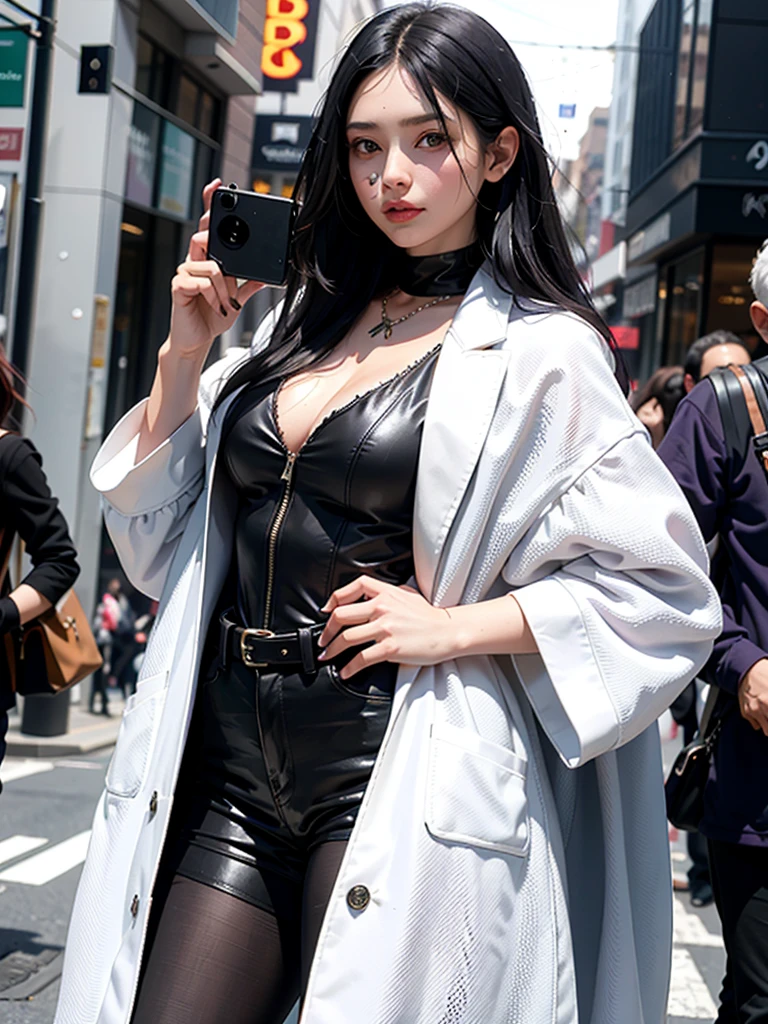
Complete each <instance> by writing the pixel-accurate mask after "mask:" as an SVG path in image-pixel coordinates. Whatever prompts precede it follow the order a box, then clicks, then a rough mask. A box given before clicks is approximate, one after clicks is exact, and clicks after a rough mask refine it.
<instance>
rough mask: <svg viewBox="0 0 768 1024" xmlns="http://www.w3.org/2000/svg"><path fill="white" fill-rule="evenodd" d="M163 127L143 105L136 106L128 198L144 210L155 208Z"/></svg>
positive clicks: (157, 118)
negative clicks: (158, 151)
mask: <svg viewBox="0 0 768 1024" xmlns="http://www.w3.org/2000/svg"><path fill="white" fill-rule="evenodd" d="M161 124H162V122H161V119H160V118H159V117H158V115H157V114H155V113H154V112H153V111H151V110H150V109H149V108H148V107H145V106H142V104H141V103H134V105H133V123H132V124H131V130H130V135H129V136H128V166H127V168H126V172H125V198H126V199H128V200H129V201H131V202H134V203H140V204H141V205H142V206H151V205H152V199H153V193H154V187H155V167H156V164H157V149H158V144H159V141H160V127H161Z"/></svg>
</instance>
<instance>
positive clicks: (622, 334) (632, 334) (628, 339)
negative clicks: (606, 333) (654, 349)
mask: <svg viewBox="0 0 768 1024" xmlns="http://www.w3.org/2000/svg"><path fill="white" fill-rule="evenodd" d="M611 334H612V335H613V336H614V338H615V339H616V344H617V345H618V346H619V348H626V349H630V350H631V349H636V348H640V328H639V327H612V328H611Z"/></svg>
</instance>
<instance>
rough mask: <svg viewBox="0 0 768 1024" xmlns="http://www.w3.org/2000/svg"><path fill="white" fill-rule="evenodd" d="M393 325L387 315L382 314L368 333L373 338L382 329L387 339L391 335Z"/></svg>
mask: <svg viewBox="0 0 768 1024" xmlns="http://www.w3.org/2000/svg"><path fill="white" fill-rule="evenodd" d="M393 326H394V324H393V323H392V321H391V320H390V319H389V317H388V316H383V317H382V318H381V321H380V322H379V323H377V324H376V326H375V327H372V328H371V329H370V331H368V333H369V334H370V336H371V337H372V338H375V337H376V335H377V334H381V332H382V331H384V337H385V338H386V339H387V340H389V339H390V338H391V337H392V328H393Z"/></svg>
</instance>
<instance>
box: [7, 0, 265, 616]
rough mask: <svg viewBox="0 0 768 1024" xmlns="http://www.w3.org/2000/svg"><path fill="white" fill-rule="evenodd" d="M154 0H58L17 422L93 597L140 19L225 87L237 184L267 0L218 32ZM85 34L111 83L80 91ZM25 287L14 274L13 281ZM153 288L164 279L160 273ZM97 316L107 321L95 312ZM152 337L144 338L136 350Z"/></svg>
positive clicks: (228, 162) (245, 153)
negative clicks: (232, 27)
mask: <svg viewBox="0 0 768 1024" xmlns="http://www.w3.org/2000/svg"><path fill="white" fill-rule="evenodd" d="M159 3H163V7H160V6H156V5H154V4H153V3H150V2H148V0H143V2H141V4H140V5H139V4H138V3H136V2H134V0H130V2H128V0H77V2H76V3H75V2H70V3H63V2H62V3H61V4H60V5H59V21H58V26H57V33H56V40H55V53H54V61H53V88H52V102H51V115H50V124H49V135H48V146H47V152H46V167H45V187H44V197H45V213H44V224H43V230H42V239H41V244H40V250H39V252H40V257H39V288H38V296H37V302H36V321H35V326H34V333H33V337H32V343H31V353H30V364H29V383H30V389H29V394H30V400H31V404H32V406H33V408H34V412H35V417H34V418H29V420H28V424H27V429H28V432H29V434H30V436H31V437H32V438H33V439H34V441H35V442H36V444H37V445H38V447H39V448H40V449H41V451H42V453H43V457H44V461H45V468H46V471H47V473H48V476H49V479H50V483H51V487H52V489H53V491H54V493H56V494H57V496H58V497H59V498H60V501H61V506H62V510H63V512H64V514H65V516H66V517H67V520H68V522H69V524H70V527H71V530H72V533H73V537H74V539H75V543H76V545H77V546H78V549H79V552H80V561H81V565H82V569H83V571H82V575H81V579H80V582H79V584H78V591H79V594H80V597H81V600H82V601H83V604H84V606H85V607H86V608H89V607H92V606H93V603H94V597H95V587H96V579H97V571H98V564H99V555H100V545H99V537H100V535H101V519H100V510H99V499H98V496H97V495H96V493H95V492H94V491H93V489H92V488H91V486H90V484H89V482H88V469H89V466H90V464H91V462H92V459H93V456H94V454H95V452H96V450H97V449H98V446H99V444H100V442H101V434H102V415H103V408H102V404H103V401H104V398H105V392H106V377H107V375H108V368H109V364H110V341H111V338H112V329H113V323H112V319H113V312H114V308H115V302H116V278H117V268H118V260H119V256H120V251H121V224H122V220H123V211H124V207H123V203H124V199H123V197H124V191H125V177H126V162H127V154H128V139H129V133H130V129H131V123H132V116H133V108H134V95H135V94H134V83H135V74H136V54H137V45H138V34H139V30H140V29H141V31H143V32H144V33H146V34H148V35H150V36H151V37H153V38H154V39H155V41H156V42H158V43H159V44H160V45H162V46H163V48H165V49H166V50H167V51H168V52H170V53H172V54H173V55H175V56H176V57H178V58H179V59H181V60H183V61H184V63H185V65H186V66H189V67H191V69H192V70H193V72H194V73H195V74H196V75H197V77H198V78H201V79H202V80H203V81H205V80H206V78H208V79H209V81H210V84H211V85H212V86H213V87H214V89H215V90H216V91H218V92H219V94H221V93H224V94H227V93H229V94H230V96H229V99H228V100H227V98H226V95H225V104H226V105H225V109H224V126H225V127H224V133H223V139H222V152H221V161H220V164H221V171H222V175H223V176H224V177H226V178H227V180H237V181H239V182H240V183H242V184H243V185H247V184H248V182H249V178H250V161H251V148H252V134H253V121H254V112H255V90H256V89H258V87H259V79H260V56H261V26H262V25H263V20H264V10H265V0H240V12H241V22H240V24H239V27H238V32H237V38H236V39H235V40H234V41H233V40H232V39H231V38H230V37H229V36H228V35H227V33H226V32H225V31H223V30H222V31H221V32H219V31H214V29H215V26H214V25H213V23H212V22H209V21H207V20H204V19H203V18H202V16H201V15H200V14H199V13H198V12H196V11H194V10H193V9H192V8H191V7H190V5H187V4H186V3H185V2H184V0H159ZM97 43H104V44H111V45H112V46H113V47H114V50H115V54H114V71H113V84H112V88H111V89H110V91H109V93H108V94H107V95H104V96H95V95H80V94H78V92H77V83H78V70H79V57H80V47H81V46H82V45H83V44H97ZM242 94H244V95H242ZM0 169H2V168H0ZM182 255H183V253H179V258H181V256H182ZM23 286H24V284H23V282H18V281H15V282H14V287H16V288H18V287H23ZM156 287H158V288H160V287H163V288H165V287H167V282H165V281H163V282H157V284H156ZM97 297H101V298H99V299H97ZM99 303H100V308H101V310H102V312H103V310H104V309H106V330H105V331H101V332H99V331H97V332H96V333H97V335H98V337H99V341H100V342H103V351H102V352H101V353H100V356H101V357H102V359H101V362H102V365H100V366H97V367H93V368H92V367H91V362H92V358H91V357H92V351H91V349H92V341H93V338H94V331H95V329H96V324H97V320H96V311H97V304H99ZM99 325H100V326H101V327H104V326H105V325H104V322H103V318H102V320H101V321H99ZM161 341H162V338H151V339H147V351H148V352H149V351H150V350H154V349H156V348H157V346H158V345H159V344H160V342H161ZM150 358H152V357H151V354H150ZM104 363H105V364H106V365H104ZM94 403H95V404H94ZM89 405H90V408H91V409H92V415H91V416H90V417H89V416H88V409H89Z"/></svg>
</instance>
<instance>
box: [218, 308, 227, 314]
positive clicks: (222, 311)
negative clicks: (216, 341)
mask: <svg viewBox="0 0 768 1024" xmlns="http://www.w3.org/2000/svg"><path fill="white" fill-rule="evenodd" d="M219 309H220V310H221V315H222V316H226V315H227V311H226V309H224V307H223V306H219Z"/></svg>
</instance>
